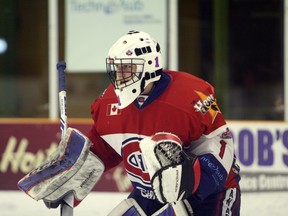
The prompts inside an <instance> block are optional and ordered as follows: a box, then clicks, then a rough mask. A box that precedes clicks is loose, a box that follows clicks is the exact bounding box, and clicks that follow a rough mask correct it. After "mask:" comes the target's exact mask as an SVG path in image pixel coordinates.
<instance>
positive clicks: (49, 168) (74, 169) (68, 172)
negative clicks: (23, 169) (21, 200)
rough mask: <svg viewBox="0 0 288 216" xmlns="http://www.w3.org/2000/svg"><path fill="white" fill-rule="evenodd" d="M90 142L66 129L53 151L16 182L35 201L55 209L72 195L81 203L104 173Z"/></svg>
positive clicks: (76, 132) (74, 130) (70, 129)
mask: <svg viewBox="0 0 288 216" xmlns="http://www.w3.org/2000/svg"><path fill="white" fill-rule="evenodd" d="M90 146H91V142H90V141H89V139H88V138H87V137H86V136H85V135H83V134H82V133H81V132H79V131H78V130H76V129H72V128H68V129H67V132H66V134H65V137H64V138H63V139H62V140H61V142H60V144H59V146H58V148H57V149H56V151H55V152H54V153H53V154H52V155H51V156H49V158H48V159H47V160H46V161H44V162H43V163H42V164H40V166H38V167H36V168H35V169H33V170H32V171H31V172H30V173H28V174H27V175H26V176H25V177H24V178H22V179H21V180H20V181H19V182H18V187H19V188H20V189H21V190H22V191H24V192H25V193H27V194H28V195H29V196H30V197H32V198H33V199H35V200H40V199H43V200H44V202H45V204H46V206H47V207H48V208H49V207H52V208H56V207H57V206H58V205H59V204H60V202H61V200H62V199H63V197H64V196H65V195H66V194H68V193H70V192H73V193H74V197H75V199H76V200H78V201H81V200H83V199H84V198H85V197H86V196H87V195H88V193H89V192H90V191H91V190H92V189H93V187H94V185H95V184H96V182H97V181H98V180H99V178H100V177H101V175H102V173H103V171H104V165H103V163H102V161H101V160H100V159H99V158H98V157H97V156H96V155H94V153H92V152H91V151H90V150H89V148H90Z"/></svg>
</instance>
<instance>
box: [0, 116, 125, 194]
mask: <svg viewBox="0 0 288 216" xmlns="http://www.w3.org/2000/svg"><path fill="white" fill-rule="evenodd" d="M68 125H69V127H73V128H76V129H78V130H80V131H81V132H82V133H84V134H85V133H87V132H88V131H89V130H90V127H91V125H92V120H88V119H87V120H86V119H84V120H83V119H71V120H69V122H68ZM60 138H61V131H60V126H59V121H50V120H48V119H0V190H18V188H17V182H18V181H19V180H20V179H21V178H22V177H23V176H25V175H26V174H27V173H28V172H29V171H30V170H32V169H33V168H34V167H36V166H37V165H39V164H40V163H41V162H43V161H44V160H46V159H47V157H48V156H49V155H50V154H51V153H52V152H54V151H55V150H56V148H57V146H58V143H59V142H60ZM93 190H94V191H108V192H119V191H120V192H128V191H131V183H130V181H129V179H128V177H127V175H126V174H125V169H124V167H123V166H122V164H120V165H119V166H117V167H115V168H113V169H111V170H109V171H107V172H105V173H104V174H103V175H102V177H101V179H100V180H99V182H98V183H97V184H96V185H95V187H94V189H93Z"/></svg>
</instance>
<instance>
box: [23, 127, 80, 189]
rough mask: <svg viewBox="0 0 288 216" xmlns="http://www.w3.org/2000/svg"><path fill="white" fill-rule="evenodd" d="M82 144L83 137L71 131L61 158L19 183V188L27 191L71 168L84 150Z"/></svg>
mask: <svg viewBox="0 0 288 216" xmlns="http://www.w3.org/2000/svg"><path fill="white" fill-rule="evenodd" d="M84 144H85V139H84V137H82V136H81V135H80V134H78V133H77V132H75V131H72V133H71V135H70V138H69V141H68V143H67V147H66V149H65V153H64V155H63V156H62V158H60V159H59V160H58V161H56V162H55V163H53V164H52V165H50V166H49V167H47V168H45V169H43V170H41V171H39V172H37V173H35V174H33V175H31V176H29V177H28V178H26V179H25V180H23V181H22V182H20V183H19V184H18V186H19V188H20V189H21V190H23V191H27V190H29V189H30V188H31V187H33V186H34V185H37V184H39V183H40V182H41V181H44V180H46V179H49V178H52V177H53V176H55V175H57V174H59V173H61V172H64V171H65V170H68V169H69V168H71V167H72V166H73V165H74V164H75V162H76V161H77V159H78V158H79V155H80V154H81V152H82V149H83V148H84ZM39 169H41V168H39Z"/></svg>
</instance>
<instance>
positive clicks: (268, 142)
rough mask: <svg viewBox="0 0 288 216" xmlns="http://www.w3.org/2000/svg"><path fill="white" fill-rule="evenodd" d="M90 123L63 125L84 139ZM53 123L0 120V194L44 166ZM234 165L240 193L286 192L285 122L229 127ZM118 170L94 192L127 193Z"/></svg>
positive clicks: (53, 138) (55, 135)
mask: <svg viewBox="0 0 288 216" xmlns="http://www.w3.org/2000/svg"><path fill="white" fill-rule="evenodd" d="M92 124H93V122H92V120H90V119H68V125H69V126H70V127H73V128H76V129H78V130H80V131H81V132H82V133H84V134H85V133H87V132H88V131H89V130H90V127H91V125H92ZM59 125H60V123H59V121H57V120H55V121H50V120H48V119H0V190H18V188H17V182H18V181H19V180H20V179H21V178H22V177H23V176H24V175H26V174H27V173H28V172H29V171H30V170H32V169H33V168H34V167H35V166H37V165H39V164H40V163H41V162H42V161H44V160H46V159H47V157H48V155H50V154H51V153H52V152H53V151H55V150H56V148H57V146H58V143H59V142H60V137H61V131H60V126H59ZM228 126H229V128H230V130H231V132H232V135H233V139H234V142H235V154H236V157H237V161H238V164H239V165H240V168H241V171H240V174H241V181H240V186H241V189H242V192H266V191H283V192H287V191H288V122H269V121H229V122H228ZM131 189H132V188H131V183H130V181H129V179H128V176H127V175H126V172H125V169H124V167H123V165H122V164H120V165H119V166H117V167H115V168H113V169H111V170H109V171H107V172H105V173H104V174H103V175H102V177H101V179H100V181H99V182H98V183H97V184H96V185H95V187H94V190H95V191H107V192H129V191H131Z"/></svg>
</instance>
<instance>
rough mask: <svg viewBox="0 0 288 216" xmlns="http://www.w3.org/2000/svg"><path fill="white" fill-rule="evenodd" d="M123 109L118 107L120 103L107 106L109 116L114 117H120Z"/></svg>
mask: <svg viewBox="0 0 288 216" xmlns="http://www.w3.org/2000/svg"><path fill="white" fill-rule="evenodd" d="M120 114H121V109H119V107H118V103H113V104H108V105H107V112H106V115H107V116H113V115H120Z"/></svg>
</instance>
